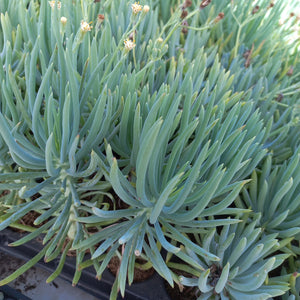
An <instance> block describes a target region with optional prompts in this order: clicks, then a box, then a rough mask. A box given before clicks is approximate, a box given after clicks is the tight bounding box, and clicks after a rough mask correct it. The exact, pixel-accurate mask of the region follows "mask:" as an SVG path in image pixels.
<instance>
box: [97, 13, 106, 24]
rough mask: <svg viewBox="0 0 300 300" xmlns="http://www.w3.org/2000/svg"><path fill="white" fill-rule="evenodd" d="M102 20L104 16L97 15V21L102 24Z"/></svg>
mask: <svg viewBox="0 0 300 300" xmlns="http://www.w3.org/2000/svg"><path fill="white" fill-rule="evenodd" d="M104 19H105V16H104V15H102V14H99V15H98V21H99V22H101V23H102V22H103V21H104Z"/></svg>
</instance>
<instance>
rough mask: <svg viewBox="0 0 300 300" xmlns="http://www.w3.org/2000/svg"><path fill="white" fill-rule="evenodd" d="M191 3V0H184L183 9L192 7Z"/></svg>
mask: <svg viewBox="0 0 300 300" xmlns="http://www.w3.org/2000/svg"><path fill="white" fill-rule="evenodd" d="M192 4H193V2H192V0H185V2H184V3H183V8H187V7H190V6H192Z"/></svg>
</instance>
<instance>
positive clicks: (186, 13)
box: [180, 10, 188, 19]
mask: <svg viewBox="0 0 300 300" xmlns="http://www.w3.org/2000/svg"><path fill="white" fill-rule="evenodd" d="M187 15H188V12H187V11H186V10H183V11H182V13H181V16H180V18H181V19H184V18H185V17H186V16H187Z"/></svg>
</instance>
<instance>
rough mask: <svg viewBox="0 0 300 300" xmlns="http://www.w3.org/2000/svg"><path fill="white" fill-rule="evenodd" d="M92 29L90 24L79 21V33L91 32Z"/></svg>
mask: <svg viewBox="0 0 300 300" xmlns="http://www.w3.org/2000/svg"><path fill="white" fill-rule="evenodd" d="M92 28H93V26H90V23H88V22H85V21H83V20H82V21H81V23H80V29H81V31H83V32H88V31H91V30H92Z"/></svg>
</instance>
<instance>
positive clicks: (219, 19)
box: [214, 12, 225, 23]
mask: <svg viewBox="0 0 300 300" xmlns="http://www.w3.org/2000/svg"><path fill="white" fill-rule="evenodd" d="M224 17H225V14H224V13H223V12H220V13H219V14H218V16H217V17H216V18H215V20H214V22H215V23H218V22H219V21H221V20H222V19H224Z"/></svg>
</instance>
